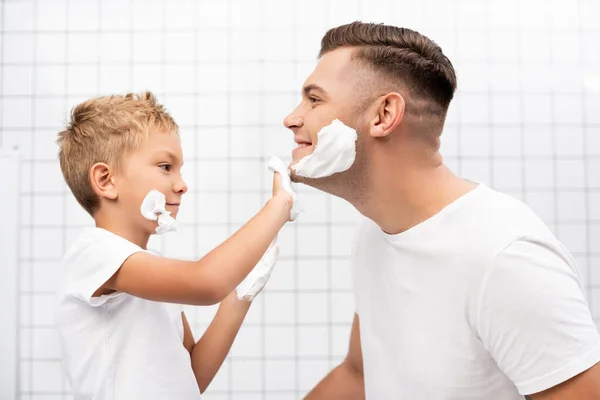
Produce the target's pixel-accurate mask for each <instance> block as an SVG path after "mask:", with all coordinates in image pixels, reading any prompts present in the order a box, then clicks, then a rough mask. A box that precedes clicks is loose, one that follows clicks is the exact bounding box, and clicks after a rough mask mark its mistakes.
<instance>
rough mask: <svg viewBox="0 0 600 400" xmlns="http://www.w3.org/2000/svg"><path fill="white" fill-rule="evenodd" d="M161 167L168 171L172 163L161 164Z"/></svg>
mask: <svg viewBox="0 0 600 400" xmlns="http://www.w3.org/2000/svg"><path fill="white" fill-rule="evenodd" d="M159 167H161V168H162V169H164V170H165V171H167V172H169V171H171V164H162V165H159Z"/></svg>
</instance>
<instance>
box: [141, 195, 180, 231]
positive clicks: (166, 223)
mask: <svg viewBox="0 0 600 400" xmlns="http://www.w3.org/2000/svg"><path fill="white" fill-rule="evenodd" d="M166 204H167V202H166V198H165V195H164V194H163V193H161V192H159V191H158V190H151V191H150V192H148V194H147V195H146V197H145V198H144V201H142V206H141V207H140V211H141V213H142V215H143V216H144V218H146V219H149V220H150V221H157V222H158V226H157V227H156V233H157V234H159V235H160V234H163V233H167V232H171V231H176V230H177V221H176V220H175V218H173V217H171V211H167V210H166V208H165V207H166Z"/></svg>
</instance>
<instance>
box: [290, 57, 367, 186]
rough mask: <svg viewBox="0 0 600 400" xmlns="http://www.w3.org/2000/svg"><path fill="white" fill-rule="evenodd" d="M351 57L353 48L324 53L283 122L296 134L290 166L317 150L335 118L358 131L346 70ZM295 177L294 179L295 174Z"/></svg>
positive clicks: (353, 95)
mask: <svg viewBox="0 0 600 400" xmlns="http://www.w3.org/2000/svg"><path fill="white" fill-rule="evenodd" d="M351 54H352V49H349V48H340V49H337V50H334V51H331V52H329V53H326V54H324V55H323V56H322V57H321V58H320V59H319V62H318V64H317V66H316V67H315V70H314V71H313V73H312V74H311V75H310V76H309V77H308V78H307V79H306V81H305V83H304V87H303V90H302V101H301V102H300V104H299V105H298V106H297V107H296V109H295V110H294V111H292V113H291V114H289V115H288V116H287V117H286V118H285V120H284V125H285V126H286V128H288V129H290V130H291V131H292V132H293V133H294V141H295V142H296V143H297V144H298V146H297V147H296V148H295V149H294V151H293V152H292V163H291V164H290V166H292V165H295V164H297V163H298V161H300V159H302V158H303V157H305V156H307V155H309V154H311V153H312V152H313V151H314V150H315V146H316V145H317V142H318V136H317V134H318V133H319V131H320V130H321V128H323V127H324V126H327V125H329V124H331V122H332V121H333V120H334V119H336V118H337V119H339V120H340V121H342V122H343V123H344V124H346V125H348V126H351V127H353V128H354V129H357V130H358V128H359V127H358V126H356V122H357V121H358V118H357V116H356V115H353V105H354V104H355V96H356V93H353V92H354V90H353V84H352V81H351V79H348V71H347V69H348V63H350V62H351V60H350V56H351ZM292 172H293V171H292ZM292 178H293V179H294V178H295V177H294V175H293V174H292ZM296 178H297V177H296Z"/></svg>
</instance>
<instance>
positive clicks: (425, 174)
mask: <svg viewBox="0 0 600 400" xmlns="http://www.w3.org/2000/svg"><path fill="white" fill-rule="evenodd" d="M476 186H477V185H476V184H474V183H472V182H468V181H465V180H463V179H461V178H459V177H457V176H456V175H454V174H453V173H452V171H450V170H449V169H448V168H447V167H446V166H445V165H444V164H440V165H439V166H436V167H429V168H424V167H423V166H420V167H413V168H410V167H408V166H396V167H395V168H388V169H386V170H385V171H384V172H383V173H380V174H378V176H373V179H372V181H371V184H370V188H369V197H368V198H366V199H364V202H362V203H360V204H354V206H355V207H356V208H357V210H358V211H359V212H360V213H361V214H363V215H364V216H366V217H367V218H369V219H371V220H373V221H374V222H375V223H377V225H379V227H380V228H381V229H382V230H383V231H384V232H386V233H388V234H398V233H401V232H404V231H406V230H408V229H410V228H412V227H414V226H416V225H418V224H420V223H421V222H423V221H425V220H427V219H429V218H431V217H432V216H434V215H435V214H437V213H439V212H440V211H441V210H442V209H444V208H445V207H446V206H448V205H449V204H451V203H452V202H454V201H455V200H457V199H458V198H460V197H462V196H463V195H465V194H466V193H468V192H470V191H471V190H472V189H474V188H475V187H476Z"/></svg>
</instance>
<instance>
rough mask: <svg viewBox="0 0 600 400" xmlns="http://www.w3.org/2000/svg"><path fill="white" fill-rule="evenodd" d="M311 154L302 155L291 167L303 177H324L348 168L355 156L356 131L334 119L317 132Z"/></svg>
mask: <svg viewBox="0 0 600 400" xmlns="http://www.w3.org/2000/svg"><path fill="white" fill-rule="evenodd" d="M317 137H318V141H317V144H316V146H315V150H314V151H313V152H312V154H309V155H307V156H305V157H303V158H302V159H301V160H300V161H298V163H297V164H296V165H292V166H291V169H293V170H294V171H295V172H296V175H298V176H303V177H305V178H325V177H326V176H330V175H333V174H335V173H338V172H343V171H346V170H347V169H349V168H350V167H351V166H352V164H353V163H354V159H355V158H356V139H357V138H358V135H357V134H356V131H355V130H354V129H352V128H350V127H349V126H346V125H344V124H343V123H342V122H341V121H340V120H338V119H334V120H333V122H332V123H331V124H330V125H327V126H324V127H323V128H322V129H321V130H320V131H319V133H318V134H317Z"/></svg>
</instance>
